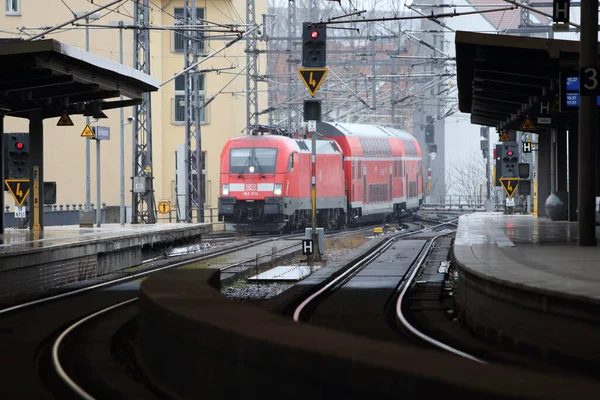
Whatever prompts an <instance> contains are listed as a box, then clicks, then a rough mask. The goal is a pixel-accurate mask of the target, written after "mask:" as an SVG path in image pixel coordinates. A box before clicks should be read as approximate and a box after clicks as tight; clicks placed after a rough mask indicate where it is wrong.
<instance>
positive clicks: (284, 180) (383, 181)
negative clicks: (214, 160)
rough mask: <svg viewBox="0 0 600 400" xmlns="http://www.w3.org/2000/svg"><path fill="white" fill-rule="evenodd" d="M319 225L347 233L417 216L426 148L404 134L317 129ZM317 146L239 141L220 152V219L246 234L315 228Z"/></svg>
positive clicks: (285, 139) (273, 137)
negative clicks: (362, 225) (352, 228)
mask: <svg viewBox="0 0 600 400" xmlns="http://www.w3.org/2000/svg"><path fill="white" fill-rule="evenodd" d="M317 132H318V133H319V134H320V135H321V137H320V138H319V140H317V149H316V150H317V156H316V183H317V186H316V192H317V219H318V225H319V226H322V227H325V228H343V227H344V226H346V225H350V226H354V225H357V224H358V223H361V222H368V221H384V220H385V219H386V218H388V217H398V216H400V215H402V214H403V213H404V212H407V211H412V210H416V209H418V208H419V207H420V205H421V203H422V200H423V182H422V173H421V171H422V169H421V149H420V147H419V144H418V142H417V140H416V139H415V138H414V137H413V136H411V135H410V134H409V133H407V132H405V131H401V130H398V129H391V128H385V127H381V126H375V125H360V124H338V123H327V122H323V123H317ZM310 193H311V140H310V139H306V138H300V137H290V136H287V135H284V134H270V135H262V134H259V133H258V132H254V133H253V134H252V135H249V136H243V137H238V138H233V139H231V140H229V141H228V142H227V144H226V145H225V147H224V148H223V151H222V153H221V196H220V197H219V220H221V221H225V222H229V223H232V224H235V225H236V228H237V229H238V230H244V231H277V230H284V229H292V230H295V229H301V228H303V227H305V226H310V218H311V198H310Z"/></svg>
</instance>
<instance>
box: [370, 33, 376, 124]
mask: <svg viewBox="0 0 600 400" xmlns="http://www.w3.org/2000/svg"><path fill="white" fill-rule="evenodd" d="M371 53H372V54H371V75H373V82H372V85H371V96H372V97H373V105H372V106H371V107H373V110H375V108H376V107H377V79H375V39H371ZM375 122H376V121H375Z"/></svg>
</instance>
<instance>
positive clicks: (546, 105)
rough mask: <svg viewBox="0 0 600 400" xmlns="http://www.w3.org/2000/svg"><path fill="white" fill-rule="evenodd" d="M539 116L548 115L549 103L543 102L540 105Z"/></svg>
mask: <svg viewBox="0 0 600 400" xmlns="http://www.w3.org/2000/svg"><path fill="white" fill-rule="evenodd" d="M540 114H543V115H548V114H550V102H549V101H543V102H541V103H540Z"/></svg>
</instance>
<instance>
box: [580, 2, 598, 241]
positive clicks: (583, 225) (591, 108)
mask: <svg viewBox="0 0 600 400" xmlns="http://www.w3.org/2000/svg"><path fill="white" fill-rule="evenodd" d="M597 46H598V0H582V1H581V36H580V58H579V139H578V143H577V147H578V151H577V153H578V157H577V159H578V166H579V168H578V185H577V187H578V192H579V193H578V196H577V197H578V199H577V200H578V201H577V206H578V207H577V209H578V218H577V245H578V246H596V243H597V241H596V217H595V206H596V190H595V189H596V173H597V172H596V160H595V151H596V133H597V132H596V126H597V121H596V112H597V106H596V97H597V96H598V94H600V76H598V74H599V69H598V68H597V57H598V47H597Z"/></svg>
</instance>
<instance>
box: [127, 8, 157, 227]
mask: <svg viewBox="0 0 600 400" xmlns="http://www.w3.org/2000/svg"><path fill="white" fill-rule="evenodd" d="M133 20H134V23H135V26H139V27H147V26H149V25H150V7H149V6H148V0H136V1H135V5H134V9H133ZM133 48H134V51H133V67H134V68H135V69H137V70H139V71H142V72H144V73H145V74H148V75H150V31H149V30H148V29H135V30H134V34H133ZM151 110H152V107H151V101H150V93H144V94H143V95H142V103H141V104H140V105H137V106H134V121H133V146H132V151H133V155H132V156H133V159H132V164H133V171H132V180H133V182H132V191H131V194H132V199H131V208H132V215H131V223H132V224H138V223H146V224H154V223H156V214H155V210H154V185H153V180H154V178H153V176H152V175H153V172H154V169H153V165H152V113H151Z"/></svg>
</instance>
